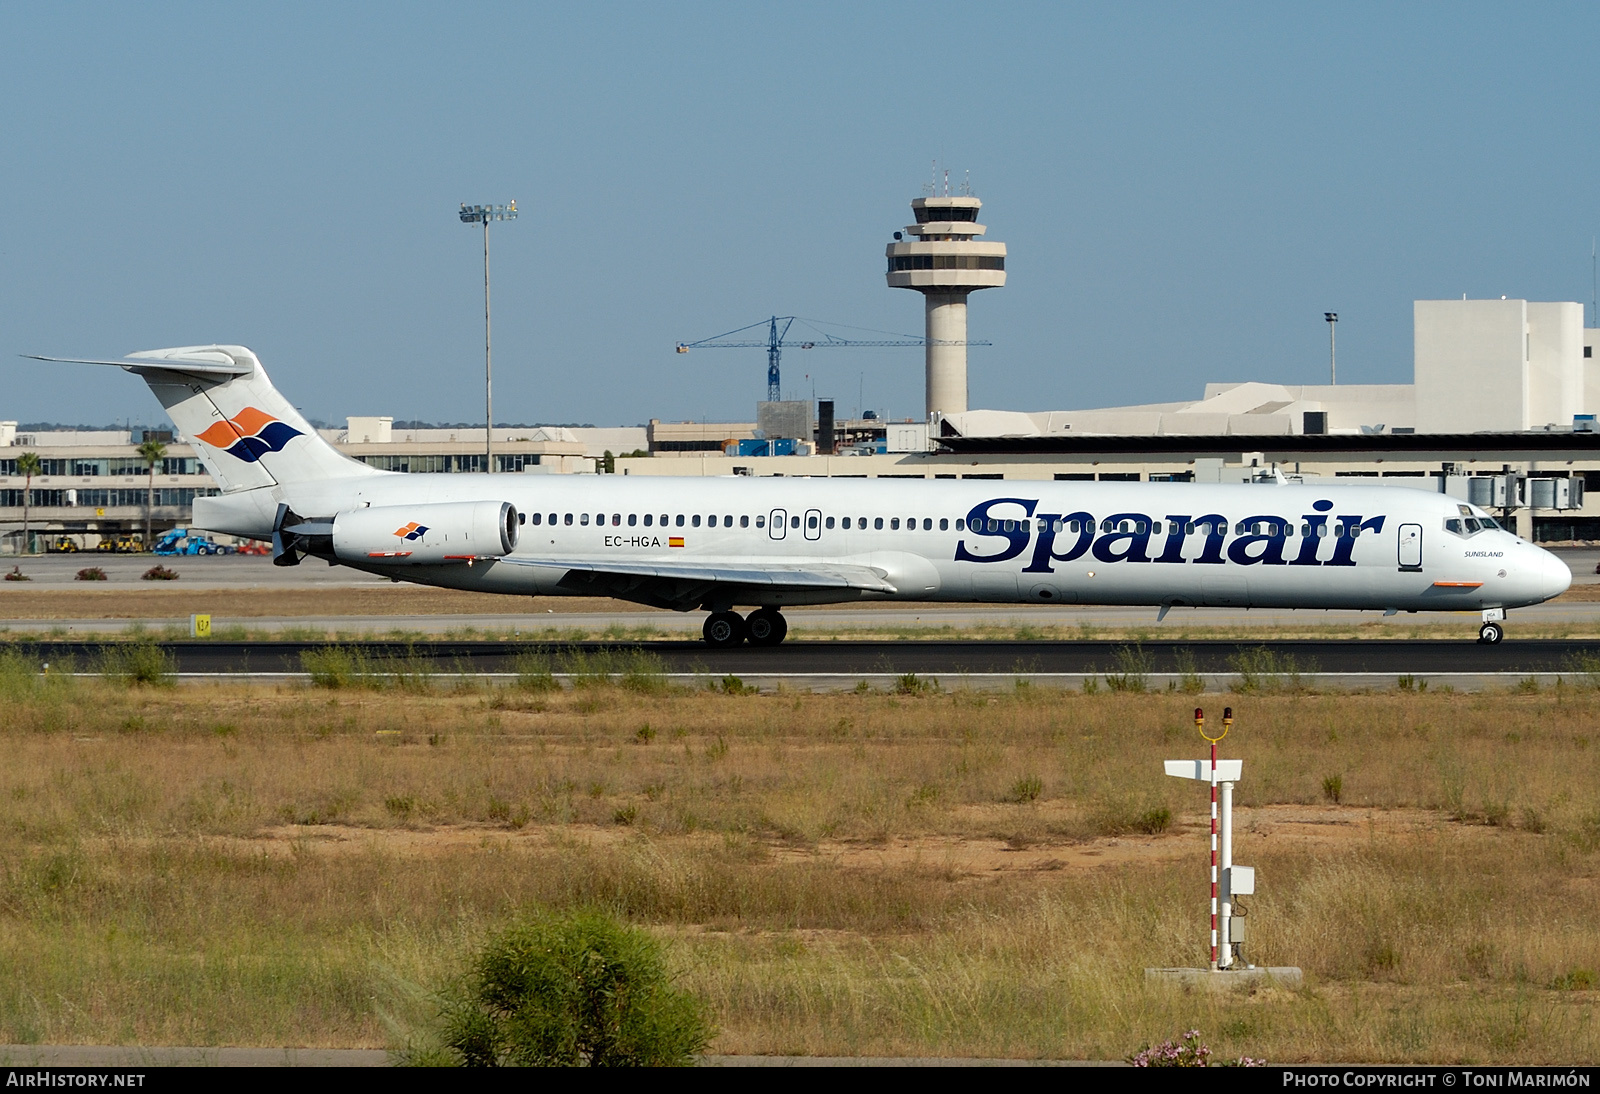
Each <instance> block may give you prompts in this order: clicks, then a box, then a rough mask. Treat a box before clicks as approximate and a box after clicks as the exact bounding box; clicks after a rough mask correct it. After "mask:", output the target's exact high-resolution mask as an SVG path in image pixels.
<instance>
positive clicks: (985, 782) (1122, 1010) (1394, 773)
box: [0, 659, 1600, 1062]
mask: <svg viewBox="0 0 1600 1094" xmlns="http://www.w3.org/2000/svg"><path fill="white" fill-rule="evenodd" d="M602 668H603V667H602ZM524 679H525V681H526V682H527V684H528V686H527V687H525V688H517V689H503V690H500V691H494V692H490V691H486V690H481V689H477V688H475V687H469V686H462V687H457V686H456V685H455V684H454V683H453V682H451V681H449V680H446V679H441V678H428V679H423V680H419V681H412V682H411V683H410V684H409V685H408V687H407V688H405V689H402V688H399V687H395V688H390V689H388V690H380V691H372V690H337V689H336V690H329V689H302V688H280V689H266V688H260V689H253V690H246V689H243V688H235V687H215V688H212V687H203V688H187V689H165V690H163V689H148V688H126V687H123V686H120V685H117V684H114V683H112V682H109V681H107V682H103V683H102V682H98V681H93V680H80V681H78V682H76V683H75V682H73V681H70V680H65V679H60V678H52V679H50V680H45V681H41V680H39V679H38V678H36V677H31V676H27V675H26V674H24V673H23V672H22V671H21V670H20V667H19V665H18V664H17V663H15V662H7V661H4V660H3V659H0V701H4V702H5V703H6V709H7V712H8V715H9V717H8V719H7V725H6V728H5V729H4V730H3V731H0V734H3V744H4V748H5V749H6V755H7V763H6V764H5V766H4V768H3V770H0V826H3V827H4V830H5V831H6V832H7V833H8V836H9V838H8V839H7V840H6V843H5V846H4V850H3V851H0V871H3V874H0V938H3V940H4V942H3V947H0V970H3V973H0V1040H3V1041H11V1042H19V1041H20V1042H26V1041H44V1042H54V1041H82V1042H144V1043H169V1044H170V1043H177V1044H219V1043H221V1044H300V1045H351V1046H354V1045H382V1044H384V1043H386V1042H387V1041H388V1040H389V1039H390V1038H391V1037H392V1036H393V1033H394V1030H395V1029H398V1028H403V1027H404V1026H405V1025H406V1024H407V1023H410V1022H414V1021H417V1020H419V1019H420V1018H421V1016H423V1015H424V1014H425V1013H426V1009H427V1003H426V996H425V993H424V992H423V987H424V986H426V985H428V984H433V983H437V982H438V981H439V980H440V978H441V977H443V976H445V975H447V974H448V972H449V971H450V970H451V969H452V968H453V963H454V962H455V961H456V960H457V959H458V957H459V955H460V954H461V952H462V951H463V950H464V949H465V948H466V947H468V946H470V945H471V944H472V943H473V942H474V941H475V940H476V939H478V938H480V937H481V936H482V934H483V933H484V932H485V931H486V930H489V929H491V928H493V927H494V926H496V925H497V924H499V923H502V922H504V920H505V918H506V917H508V916H511V915H513V914H515V913H516V911H517V910H518V909H521V908H526V907H529V906H531V905H536V904H537V905H554V906H574V905H599V906H603V907H607V908H610V909H613V910H615V911H617V912H618V913H620V914H622V915H624V916H627V917H628V918H630V919H632V920H634V921H636V922H639V923H644V924H649V925H651V926H653V927H654V928H655V929H657V930H659V931H660V932H662V933H663V934H664V935H666V936H668V937H670V938H672V939H673V940H674V943H675V944H674V950H673V952H674V954H675V955H676V960H677V961H678V962H679V964H680V968H681V972H682V975H683V976H684V977H685V978H686V980H687V982H688V983H690V984H691V985H693V986H694V987H696V988H697V989H699V990H701V991H703V992H705V993H707V994H708V995H709V996H710V998H711V999H712V1000H713V1001H714V1003H715V1006H716V1009H717V1013H718V1017H719V1022H720V1024H721V1027H722V1031H723V1032H722V1033H721V1035H720V1038H719V1040H718V1042H717V1044H716V1045H715V1050H717V1051H724V1052H819V1053H890V1054H898V1053H908V1054H941V1053H948V1054H956V1055H965V1054H971V1055H1022V1056H1077V1057H1090V1058H1114V1057H1118V1056H1121V1055H1124V1054H1126V1053H1127V1052H1129V1051H1132V1050H1133V1049H1135V1048H1137V1047H1138V1046H1139V1045H1140V1044H1141V1043H1143V1042H1144V1041H1146V1040H1150V1039H1159V1038H1161V1037H1165V1036H1169V1035H1171V1034H1172V1033H1174V1032H1176V1031H1178V1030H1181V1029H1183V1028H1188V1027H1190V1026H1199V1027H1201V1028H1202V1029H1204V1030H1205V1031H1206V1032H1207V1034H1208V1036H1209V1037H1210V1038H1211V1039H1212V1043H1213V1046H1214V1047H1216V1048H1218V1050H1219V1051H1222V1052H1229V1053H1232V1052H1248V1053H1250V1054H1252V1055H1257V1056H1266V1057H1268V1058H1270V1059H1272V1060H1275V1061H1289V1060H1302V1059H1322V1060H1327V1059H1337V1060H1410V1061H1424V1060H1426V1061H1444V1060H1462V1061H1467V1060H1472V1061H1480V1062H1489V1061H1501V1062H1503V1061H1524V1062H1537V1061H1550V1062H1556V1061H1561V1062H1574V1061H1575V1062H1593V1061H1594V1060H1595V1058H1596V1057H1597V1055H1600V1029H1597V1028H1596V1024H1595V1021H1594V1019H1593V1010H1594V1006H1593V1005H1594V1002H1595V994H1594V990H1593V989H1594V988H1595V986H1596V984H1595V975H1596V972H1597V971H1600V932H1597V931H1596V930H1595V929H1594V920H1593V908H1594V906H1595V901H1596V896H1597V895H1600V892H1597V890H1600V801H1597V795H1596V792H1595V787H1596V785H1597V781H1596V776H1597V775H1600V763H1597V747H1600V746H1596V745H1594V744H1592V736H1593V733H1594V730H1593V728H1592V727H1593V725H1594V723H1595V720H1596V715H1597V714H1600V694H1597V693H1595V692H1593V691H1590V690H1587V689H1578V688H1572V687H1563V688H1561V689H1558V690H1553V691H1552V690H1547V691H1545V692H1543V693H1539V694H1530V695H1520V694H1519V695H1472V696H1466V695H1434V694H1424V695H1417V694H1385V695H1357V696H1318V695H1276V696H1273V695H1263V696H1240V697H1234V698H1232V699H1231V700H1230V701H1232V702H1233V703H1234V705H1235V710H1236V713H1237V715H1238V724H1237V727H1236V728H1235V730H1234V733H1233V735H1232V736H1231V737H1230V738H1229V740H1228V745H1227V747H1226V750H1225V752H1226V754H1231V755H1239V756H1243V757H1244V758H1245V760H1246V766H1245V779H1244V781H1243V782H1242V783H1241V785H1240V791H1239V804H1240V807H1241V809H1242V813H1241V818H1240V825H1241V829H1240V833H1239V837H1238V841H1237V844H1238V846H1237V855H1238V857H1239V859H1240V860H1241V861H1243V862H1247V863H1252V864H1255V865H1257V866H1258V867H1259V870H1260V873H1259V876H1260V878H1261V882H1260V888H1261V890H1262V893H1261V895H1260V896H1259V897H1257V898H1256V899H1255V900H1254V901H1253V902H1250V911H1251V913H1252V924H1253V926H1254V929H1255V938H1256V941H1255V942H1254V943H1253V945H1252V948H1251V959H1252V960H1254V961H1255V962H1256V963H1258V964H1266V963H1293V964H1300V965H1302V966H1304V967H1305V968H1306V970H1307V973H1308V976H1309V979H1310V986H1309V987H1308V988H1307V989H1306V990H1304V991H1300V992H1282V991H1277V990H1262V991H1258V992H1256V993H1253V994H1244V995H1238V996H1231V995H1223V996H1221V997H1212V996H1208V995H1196V994H1186V993H1184V992H1182V991H1180V990H1174V989H1169V988H1161V987H1150V986H1147V985H1145V983H1144V982H1143V980H1142V977H1141V970H1142V969H1143V968H1144V967H1145V966H1148V965H1169V964H1195V963H1197V962H1199V961H1200V959H1201V957H1202V953H1201V951H1200V945H1199V944H1200V943H1201V941H1202V931H1203V926H1204V911H1205V873H1204V860H1205V856H1204V850H1203V848H1204V835H1203V827H1202V820H1203V815H1202V809H1203V805H1204V801H1203V795H1202V794H1201V793H1199V792H1198V790H1197V788H1196V787H1195V786H1194V785H1192V784H1188V783H1179V782H1178V781H1176V780H1170V779H1166V778H1164V777H1163V776H1162V775H1161V774H1160V770H1161V769H1160V765H1159V763H1158V761H1159V760H1161V759H1163V758H1167V757H1176V756H1187V755H1199V754H1200V751H1199V745H1200V742H1199V741H1198V740H1197V739H1195V737H1194V733H1193V729H1192V725H1191V723H1190V719H1189V712H1190V709H1191V706H1190V704H1189V703H1188V702H1187V701H1186V700H1185V699H1183V698H1182V697H1177V696H1166V695H1139V694H1130V693H1122V694H1100V695H1094V696H1085V695H1081V694H1075V693H1064V692H1055V691H1049V690H1043V689H1036V688H1026V687H1022V688H1018V689H1017V690H1016V691H1014V692H1012V693H1008V694H1004V695H998V696H996V695H978V694H973V693H968V692H954V693H950V692H946V693H942V694H937V693H924V694H912V695H886V694H868V695H846V696H811V695H794V694H781V693H780V694H777V695H761V696H755V695H748V694H729V693H727V692H726V691H718V692H716V693H711V692H697V693H685V692H673V691H671V690H668V689H666V688H664V687H662V686H660V685H659V681H652V680H651V678H650V676H649V674H648V673H643V672H636V673H634V675H633V676H632V677H628V676H627V675H626V672H625V670H619V671H617V672H616V673H614V674H613V675H612V681H613V682H611V683H607V682H605V674H604V673H603V672H602V671H598V670H597V671H596V672H594V673H591V674H590V675H589V676H588V678H587V679H586V680H585V681H584V683H585V686H582V687H578V688H574V689H572V690H568V691H562V690H548V688H545V687H544V686H543V684H542V683H541V682H540V681H541V678H540V677H539V675H538V674H537V672H530V673H529V674H527V675H525V677H524ZM623 681H627V682H628V683H629V686H627V687H624V686H622V682H623ZM729 690H737V689H729ZM1330 776H1338V779H1339V782H1338V797H1339V799H1340V801H1339V803H1338V804H1335V803H1333V802H1332V801H1330V800H1328V794H1327V792H1326V791H1325V782H1326V780H1328V779H1329V777H1330ZM1159 809H1167V810H1169V811H1170V813H1171V816H1172V818H1173V820H1172V824H1171V827H1169V828H1168V829H1166V830H1165V831H1164V832H1160V834H1156V835H1146V834H1142V833H1140V832H1138V831H1137V829H1138V827H1139V823H1138V822H1139V819H1140V818H1141V817H1144V816H1146V815H1148V814H1149V813H1151V812H1152V811H1154V810H1159Z"/></svg>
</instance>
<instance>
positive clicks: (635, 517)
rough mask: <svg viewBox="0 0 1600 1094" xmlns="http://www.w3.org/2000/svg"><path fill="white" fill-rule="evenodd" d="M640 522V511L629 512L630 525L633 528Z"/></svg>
mask: <svg viewBox="0 0 1600 1094" xmlns="http://www.w3.org/2000/svg"><path fill="white" fill-rule="evenodd" d="M638 523H639V514H638V513H629V514H628V527H629V528H632V527H633V526H634V525H636V524H638Z"/></svg>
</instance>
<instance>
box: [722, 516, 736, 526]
mask: <svg viewBox="0 0 1600 1094" xmlns="http://www.w3.org/2000/svg"><path fill="white" fill-rule="evenodd" d="M722 526H723V527H724V528H732V527H733V514H732V513H727V514H725V515H724V516H723V518H722Z"/></svg>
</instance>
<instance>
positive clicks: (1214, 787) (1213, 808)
mask: <svg viewBox="0 0 1600 1094" xmlns="http://www.w3.org/2000/svg"><path fill="white" fill-rule="evenodd" d="M1211 971H1212V972H1216V971H1217V742H1215V741H1212V742H1211Z"/></svg>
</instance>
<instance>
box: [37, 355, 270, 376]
mask: <svg viewBox="0 0 1600 1094" xmlns="http://www.w3.org/2000/svg"><path fill="white" fill-rule="evenodd" d="M22 356H24V357H26V358H28V359H29V360H33V361H50V362H53V363H59V364H66V365H115V366H116V367H118V368H125V369H127V370H128V371H129V372H148V371H150V370H152V369H162V370H164V371H167V372H198V373H204V374H206V375H212V376H247V375H249V374H250V372H251V369H252V366H251V365H250V364H248V363H243V362H239V361H235V360H233V359H232V358H231V357H228V356H226V355H224V354H220V353H207V354H197V355H195V356H192V357H154V356H151V357H147V356H145V355H144V354H135V355H134V356H132V357H124V358H122V359H121V360H119V361H102V360H99V359H97V358H92V357H43V356H40V355H39V354H37V353H24V354H23V355H22Z"/></svg>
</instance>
